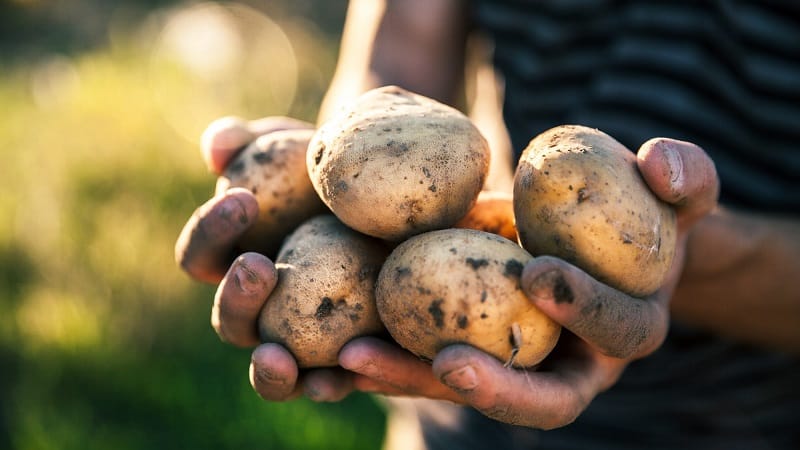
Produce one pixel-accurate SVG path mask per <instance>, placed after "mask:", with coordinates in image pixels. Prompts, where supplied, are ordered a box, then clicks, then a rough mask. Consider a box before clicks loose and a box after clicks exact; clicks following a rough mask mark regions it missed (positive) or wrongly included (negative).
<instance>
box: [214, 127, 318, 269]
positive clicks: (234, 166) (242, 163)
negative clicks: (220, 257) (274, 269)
mask: <svg viewBox="0 0 800 450" xmlns="http://www.w3.org/2000/svg"><path fill="white" fill-rule="evenodd" d="M313 133H314V130H311V129H301V130H284V131H275V132H272V133H269V134H266V135H264V136H261V137H259V138H258V139H256V140H255V141H254V142H252V143H251V144H250V145H248V146H247V147H246V148H245V149H244V150H242V151H241V152H240V153H239V154H238V155H237V156H236V158H235V159H234V160H233V161H231V163H230V164H228V166H227V168H226V169H225V171H224V172H223V173H222V175H221V176H220V177H219V178H218V180H217V189H216V191H217V194H218V195H219V194H221V193H223V192H225V191H226V190H228V189H230V188H232V187H243V188H245V189H248V190H250V191H251V192H252V193H253V194H254V195H255V197H256V200H257V201H258V220H257V221H256V222H255V223H254V224H253V225H252V226H251V227H250V228H249V229H248V231H247V232H246V233H245V234H244V235H243V236H242V238H241V240H240V241H239V245H240V247H241V248H242V249H243V250H252V251H258V252H260V253H263V254H265V255H267V256H269V257H270V258H274V257H275V254H276V253H277V252H278V248H280V245H281V243H282V242H283V239H284V238H285V237H286V236H287V235H288V234H289V233H291V232H292V231H294V230H295V228H297V226H298V225H300V224H301V223H302V222H303V221H305V220H306V219H309V218H311V217H313V216H315V215H317V214H322V213H323V212H325V211H327V208H326V207H325V204H323V203H322V201H321V200H320V199H319V196H318V195H317V193H316V191H314V187H313V186H312V185H311V180H309V179H308V171H307V170H306V149H307V148H308V141H309V140H310V139H311V136H312V134H313Z"/></svg>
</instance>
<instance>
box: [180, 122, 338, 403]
mask: <svg viewBox="0 0 800 450" xmlns="http://www.w3.org/2000/svg"><path fill="white" fill-rule="evenodd" d="M297 128H303V129H307V128H313V126H312V125H311V124H308V123H306V122H302V121H299V120H295V119H291V118H287V117H268V118H264V119H259V120H255V121H244V120H242V119H239V118H234V117H226V118H222V119H219V120H217V121H215V122H213V123H212V124H211V125H210V126H209V127H208V128H207V129H206V131H205V132H204V133H203V137H202V144H201V149H202V154H203V159H204V160H205V163H206V165H207V166H208V168H209V170H210V171H211V172H212V173H215V174H218V175H219V174H221V173H222V172H223V171H224V169H225V167H226V165H227V164H228V163H229V162H230V161H231V160H232V159H233V158H234V156H236V155H237V153H238V152H239V151H240V150H241V149H243V148H244V147H246V146H247V145H248V144H249V143H250V142H252V141H254V140H255V139H256V138H257V137H259V136H262V135H265V134H268V133H271V132H273V131H279V130H285V129H297ZM257 217H258V204H257V202H256V199H255V197H254V196H253V194H252V193H251V192H250V191H248V190H246V189H241V188H235V189H230V190H228V191H227V192H225V193H224V194H222V195H219V196H216V197H214V198H212V199H210V200H208V201H207V202H206V203H205V204H203V205H202V206H200V207H199V208H197V210H195V212H194V214H193V215H192V217H191V218H190V219H189V221H188V222H187V223H186V225H185V226H184V228H183V230H182V232H181V235H180V237H179V238H178V241H177V243H176V245H175V256H176V260H177V262H178V264H179V265H180V266H181V267H182V268H183V269H184V270H185V271H186V272H187V273H188V274H189V275H190V276H192V277H193V278H195V279H197V280H199V281H203V282H207V283H219V286H218V288H217V292H216V295H215V298H214V306H213V308H212V314H211V323H212V326H213V327H214V329H215V330H216V332H217V334H218V335H219V336H220V338H221V339H222V340H223V341H225V342H228V343H231V344H233V345H236V346H240V347H253V346H256V345H258V344H259V342H260V340H259V336H258V328H257V320H258V316H259V313H260V311H261V308H262V307H263V305H264V303H265V301H266V300H267V298H268V297H269V295H270V293H271V292H272V290H273V288H274V287H275V285H276V283H277V272H276V270H275V266H274V264H273V262H272V261H270V260H269V258H267V257H266V256H264V255H261V254H258V253H254V252H248V253H244V254H241V255H239V256H238V257H237V256H236V255H237V250H236V242H237V241H238V240H239V238H240V237H241V236H242V234H244V232H245V231H246V230H247V229H248V227H249V226H250V225H252V224H253V223H254V222H255V220H256V218H257ZM253 361H257V362H258V364H256V365H254V366H252V367H251V379H252V380H254V381H253V385H254V386H255V387H256V389H257V391H258V392H259V393H260V394H261V395H262V397H264V398H265V399H268V400H275V401H280V400H289V399H292V398H295V397H297V396H299V395H302V393H303V392H304V391H305V392H307V394H308V396H309V397H311V398H318V399H320V400H339V399H341V398H343V397H344V396H345V395H347V393H349V392H350V391H351V390H352V387H351V386H352V382H351V380H352V378H353V374H352V373H349V372H346V371H344V370H343V369H341V368H338V369H334V368H331V369H317V370H309V371H305V372H304V373H302V374H300V373H299V371H298V368H297V363H296V361H295V359H294V357H293V356H292V355H291V354H290V353H289V352H288V351H287V350H286V349H285V348H284V347H282V346H280V345H279V344H263V345H261V346H259V347H258V348H256V349H255V351H254V352H253Z"/></svg>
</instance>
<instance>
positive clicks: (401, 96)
mask: <svg viewBox="0 0 800 450" xmlns="http://www.w3.org/2000/svg"><path fill="white" fill-rule="evenodd" d="M306 162H307V165H308V172H309V175H310V177H311V181H312V183H313V185H314V188H315V189H316V190H317V193H318V194H319V196H320V197H321V198H322V200H323V201H324V202H325V204H327V205H328V207H329V208H330V209H331V210H332V211H333V213H334V214H336V216H338V217H339V218H340V219H341V220H342V222H344V223H346V224H347V225H348V226H350V227H351V228H353V229H355V230H358V231H360V232H362V233H365V234H368V235H371V236H375V237H379V238H382V239H386V240H390V241H397V242H399V241H401V240H403V239H405V238H407V237H409V236H412V235H414V234H418V233H421V232H424V231H429V230H433V229H440V228H447V227H450V226H451V225H452V224H454V223H455V222H456V221H458V220H459V219H460V218H461V217H463V216H464V214H466V213H467V211H469V209H470V208H471V207H472V205H473V203H474V202H475V199H476V198H477V196H478V194H479V193H480V191H481V188H482V187H483V183H484V180H485V178H486V175H487V173H488V168H489V148H488V144H487V143H486V140H485V139H484V138H483V136H481V134H480V132H479V131H478V129H477V128H476V127H475V126H474V125H473V124H472V122H470V120H469V119H468V118H467V117H466V116H464V115H463V114H461V113H460V112H459V111H457V110H455V109H453V108H451V107H449V106H446V105H443V104H441V103H439V102H437V101H434V100H432V99H429V98H427V97H423V96H421V95H417V94H414V93H411V92H408V91H405V90H403V89H400V88H398V87H394V86H388V87H383V88H378V89H374V90H371V91H368V92H367V93H365V94H363V95H362V96H360V97H359V98H357V99H356V100H355V101H354V102H353V103H352V104H350V105H349V106H348V107H346V108H344V109H342V110H341V111H339V113H338V114H337V115H336V116H334V117H332V118H331V119H330V120H328V121H327V122H326V123H325V124H324V125H323V126H321V127H320V128H319V130H318V131H317V133H316V134H315V135H314V137H313V139H312V141H311V143H310V144H309V147H308V155H307V161H306Z"/></svg>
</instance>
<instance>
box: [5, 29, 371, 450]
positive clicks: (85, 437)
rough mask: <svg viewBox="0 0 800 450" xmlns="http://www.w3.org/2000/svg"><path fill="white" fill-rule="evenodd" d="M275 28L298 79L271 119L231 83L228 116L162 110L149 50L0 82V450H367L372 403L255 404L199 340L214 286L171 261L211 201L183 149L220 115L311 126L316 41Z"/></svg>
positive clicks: (223, 349)
mask: <svg viewBox="0 0 800 450" xmlns="http://www.w3.org/2000/svg"><path fill="white" fill-rule="evenodd" d="M285 25H286V29H287V30H291V32H289V33H288V34H289V38H290V40H292V42H293V45H294V46H295V50H296V51H297V54H298V64H299V70H298V73H299V78H298V79H297V80H296V82H297V86H298V90H297V92H298V94H297V96H296V97H295V99H294V102H293V103H292V104H291V106H290V107H289V109H288V110H286V108H285V107H284V106H275V105H271V104H270V99H269V98H268V97H267V95H268V93H265V94H264V95H265V97H264V98H259V95H260V94H259V93H258V92H259V91H258V89H253V87H252V83H249V84H248V83H246V82H244V81H242V83H241V84H242V86H244V87H243V88H242V89H247V90H246V91H245V92H244V93H239V94H235V95H233V97H228V98H238V99H239V100H237V101H235V102H230V101H216V102H215V101H214V100H213V99H202V98H197V99H195V100H194V101H192V102H189V101H188V100H187V99H186V98H185V97H180V95H186V94H185V93H180V92H179V93H176V94H175V95H176V97H175V98H166V99H165V98H163V97H164V95H165V94H164V93H163V92H162V93H161V94H158V93H157V92H154V87H153V86H154V82H153V79H154V77H156V78H159V77H160V79H168V78H169V77H173V76H182V75H181V74H180V73H178V74H175V73H173V72H168V71H169V70H170V69H168V68H167V66H166V65H159V64H154V62H153V58H152V54H153V52H152V46H153V45H154V41H153V36H152V35H150V36H149V37H146V38H142V37H141V36H134V35H130V36H129V35H123V36H115V39H114V45H110V46H108V47H101V48H98V49H96V50H93V51H91V52H87V53H82V54H77V55H71V56H70V57H69V58H66V57H63V56H62V57H57V58H49V59H48V58H43V59H41V60H30V61H27V62H23V63H15V64H14V65H13V66H10V67H9V66H5V67H4V69H3V71H2V72H0V105H3V109H4V112H3V114H0V157H2V161H3V163H2V164H0V217H2V218H3V220H1V221H0V306H2V308H3V312H4V313H3V314H0V367H1V368H2V369H0V397H1V398H2V399H3V401H2V402H0V448H9V449H73V448H74V449H83V450H86V449H108V448H115V449H154V448H159V449H160V448H197V449H200V448H214V449H224V448H237V449H238V448H245V447H253V448H270V449H374V448H378V447H379V446H380V442H381V439H382V437H383V432H384V430H383V426H384V420H385V417H384V412H383V410H382V409H381V407H380V406H379V405H378V403H377V402H376V401H375V399H373V398H372V397H369V396H365V395H353V396H351V397H349V398H348V399H346V400H345V401H343V402H340V403H337V404H315V403H312V402H309V401H307V400H298V401H294V402H289V403H285V404H277V403H266V402H264V401H262V400H261V399H260V398H259V397H258V396H257V395H256V394H255V393H254V392H253V390H252V388H251V387H250V385H249V382H248V380H247V365H248V363H249V350H247V349H236V348H233V347H230V346H228V345H225V344H223V343H221V342H220V341H219V339H218V338H217V337H216V335H215V334H214V332H213V330H212V329H211V326H210V325H209V315H210V307H211V301H212V296H213V289H214V287H212V286H205V285H200V284H199V283H196V282H194V281H192V280H191V279H189V278H188V277H187V276H186V275H185V274H184V273H182V272H181V271H180V270H179V269H178V268H177V266H176V264H175V262H174V260H173V246H174V242H175V239H176V237H177V235H178V233H179V231H180V229H181V227H182V225H183V223H184V222H185V220H186V219H187V218H188V217H189V215H190V214H191V212H192V210H193V209H194V208H195V207H196V206H198V205H199V204H200V203H202V202H203V201H204V200H205V199H207V198H208V196H209V195H210V194H211V193H212V191H213V185H214V179H213V177H212V176H211V175H210V174H209V173H207V171H206V170H205V168H204V166H203V164H202V162H201V160H200V157H199V152H198V150H197V143H196V141H195V142H192V141H191V140H188V139H187V138H186V136H189V135H191V134H192V133H193V132H196V133H197V135H199V131H200V130H202V125H201V124H202V123H203V121H206V120H210V118H214V117H217V116H221V115H226V114H231V113H235V114H239V115H242V116H245V117H250V118H254V117H260V116H266V115H269V114H275V113H282V114H290V115H293V116H295V117H300V118H304V119H311V118H313V117H314V113H315V110H314V108H315V107H316V105H318V103H319V99H320V98H321V95H322V93H323V90H324V86H325V83H326V80H327V78H328V77H329V74H330V71H331V70H332V64H333V49H334V43H333V42H331V41H330V40H326V39H324V38H322V37H321V35H319V34H318V33H315V32H314V31H313V29H308V28H307V27H302V26H300V25H298V24H291V23H287V24H285ZM242 76H243V77H245V76H247V74H242ZM37 80H38V81H37ZM235 85H236V84H235V83H234V87H235ZM167 94H169V93H167ZM205 94H206V92H203V91H195V92H193V93H192V95H193V96H196V97H203V96H204V95H205ZM157 95H161V97H162V98H161V99H160V100H159V99H157ZM209 97H213V95H211V94H209ZM165 101H166V102H167V103H171V104H172V105H171V106H170V111H167V112H165V109H164V105H163V103H164V102H165ZM182 101H185V105H186V108H187V116H188V117H189V118H190V119H191V120H190V121H189V122H187V123H184V124H182V125H180V127H183V128H182V129H176V128H175V126H174V125H175V122H174V121H172V122H170V121H169V120H166V119H165V117H168V115H169V114H170V113H172V114H174V113H175V111H180V105H181V104H182V103H181V102H182ZM232 108H234V109H235V110H231V109H232ZM236 108H238V109H236ZM189 109H191V111H190V110H189ZM187 130H188V132H187Z"/></svg>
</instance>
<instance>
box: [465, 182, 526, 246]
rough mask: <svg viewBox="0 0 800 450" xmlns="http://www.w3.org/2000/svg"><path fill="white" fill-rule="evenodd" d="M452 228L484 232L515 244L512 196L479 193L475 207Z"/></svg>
mask: <svg viewBox="0 0 800 450" xmlns="http://www.w3.org/2000/svg"><path fill="white" fill-rule="evenodd" d="M453 228H469V229H472V230H481V231H486V232H487V233H494V234H497V235H500V236H503V237H504V238H506V239H508V240H510V241H514V242H516V241H517V227H516V226H515V225H514V197H513V195H511V194H509V193H506V192H500V191H483V192H481V193H480V195H478V200H477V201H476V202H475V206H473V207H472V209H470V210H469V212H468V213H467V215H466V216H464V217H462V218H461V220H459V221H458V222H456V224H455V225H453Z"/></svg>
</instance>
